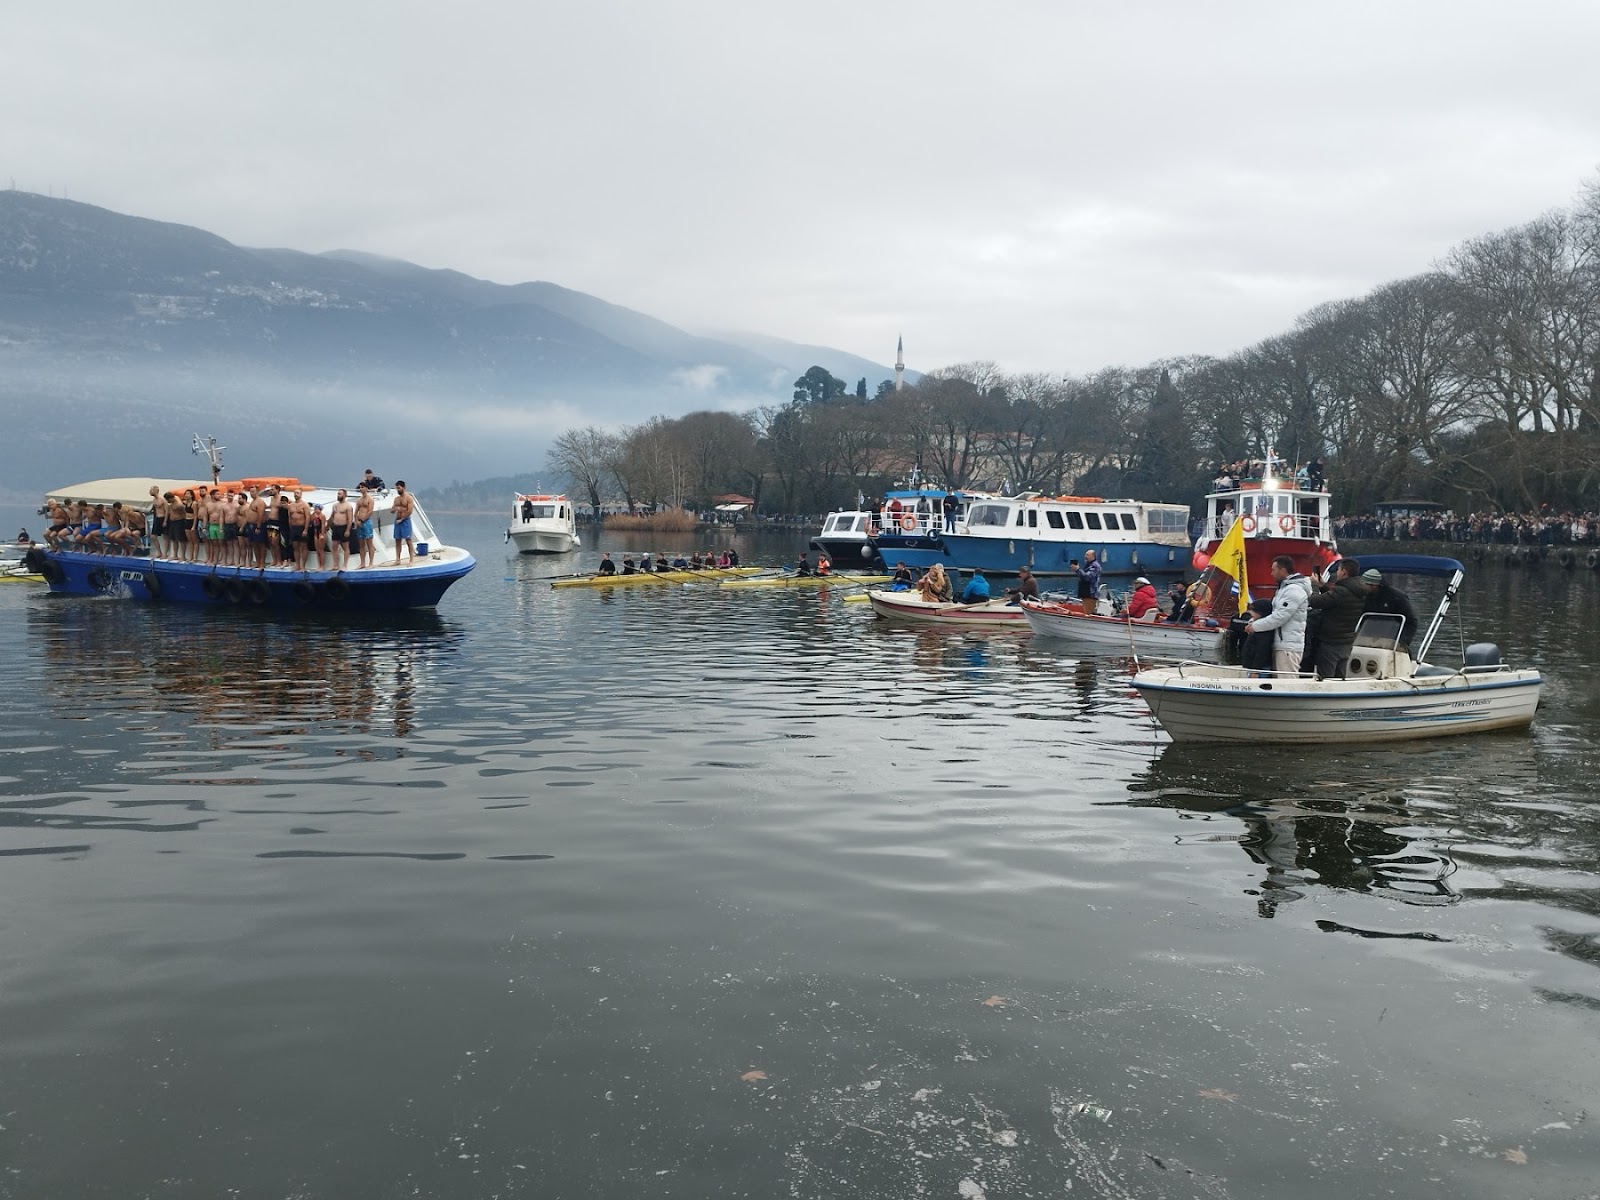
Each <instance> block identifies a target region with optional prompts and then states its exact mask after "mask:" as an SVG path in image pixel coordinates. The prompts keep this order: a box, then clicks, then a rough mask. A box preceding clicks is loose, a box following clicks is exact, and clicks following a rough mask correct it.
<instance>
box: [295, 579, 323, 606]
mask: <svg viewBox="0 0 1600 1200" xmlns="http://www.w3.org/2000/svg"><path fill="white" fill-rule="evenodd" d="M292 590H293V592H294V598H295V599H296V600H298V601H300V603H301V604H310V603H311V602H312V601H313V600H315V599H316V598H317V589H316V585H315V584H313V583H312V582H311V581H310V580H309V579H299V580H296V581H295V585H294V587H293V589H292Z"/></svg>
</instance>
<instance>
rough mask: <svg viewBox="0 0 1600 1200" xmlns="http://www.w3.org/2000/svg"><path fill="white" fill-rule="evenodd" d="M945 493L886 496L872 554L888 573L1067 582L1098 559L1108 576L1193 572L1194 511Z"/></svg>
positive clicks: (1090, 499)
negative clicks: (900, 569)
mask: <svg viewBox="0 0 1600 1200" xmlns="http://www.w3.org/2000/svg"><path fill="white" fill-rule="evenodd" d="M946 494H947V493H946V492H945V491H944V490H943V489H938V488H919V489H916V490H915V491H902V492H888V493H886V494H885V497H884V506H883V508H882V509H881V510H880V514H879V520H878V525H877V532H876V533H875V534H874V535H873V537H872V545H873V548H874V549H875V550H876V551H877V552H878V556H879V557H880V558H881V559H882V560H883V561H884V562H885V563H887V564H889V565H890V566H893V565H894V564H896V563H900V562H903V563H905V564H906V565H907V566H908V567H912V568H914V569H918V570H921V569H925V568H927V567H929V566H932V565H933V564H934V563H936V562H937V563H942V564H944V567H945V569H946V570H952V569H955V570H965V571H970V570H973V569H981V570H983V571H984V572H985V573H987V574H999V575H1008V574H1010V575H1014V574H1016V571H1017V568H1018V567H1023V566H1026V567H1028V568H1029V569H1030V570H1031V571H1032V572H1033V573H1034V574H1035V575H1037V576H1039V577H1040V578H1041V579H1052V578H1061V577H1065V576H1069V575H1071V574H1072V573H1073V571H1072V567H1071V565H1070V564H1071V563H1072V562H1073V560H1074V559H1076V560H1077V561H1079V562H1082V561H1083V556H1084V552H1085V551H1087V550H1093V551H1094V552H1095V555H1096V556H1097V557H1098V558H1099V559H1100V569H1101V572H1102V573H1103V574H1105V575H1113V576H1115V575H1139V574H1145V573H1149V572H1156V573H1164V572H1171V573H1173V574H1180V573H1182V572H1183V571H1185V570H1186V569H1187V568H1188V566H1189V509H1188V508H1187V507H1186V506H1184V505H1182V504H1148V503H1145V502H1144V501H1141V500H1105V499H1101V498H1100V497H1098V496H1042V495H1039V494H1038V493H1036V492H1025V493H1023V494H1022V495H1019V496H995V495H989V494H987V493H974V492H952V493H949V495H950V496H951V497H952V498H953V499H954V501H955V503H954V505H953V506H952V509H951V511H950V513H949V516H948V517H947V516H946V509H945V504H944V498H945V496H946Z"/></svg>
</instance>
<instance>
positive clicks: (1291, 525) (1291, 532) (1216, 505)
mask: <svg viewBox="0 0 1600 1200" xmlns="http://www.w3.org/2000/svg"><path fill="white" fill-rule="evenodd" d="M1331 504H1332V501H1331V499H1330V497H1329V495H1328V493H1327V492H1322V491H1310V490H1308V489H1304V488H1301V487H1300V486H1298V485H1297V484H1296V483H1295V481H1294V480H1293V479H1290V478H1283V479H1278V478H1273V477H1272V476H1268V477H1266V478H1264V479H1245V480H1241V481H1240V482H1239V484H1238V486H1237V487H1232V488H1228V489H1225V490H1222V491H1216V492H1212V493H1210V494H1209V495H1207V496H1206V523H1205V529H1204V530H1203V531H1202V532H1201V535H1200V538H1199V541H1200V543H1201V544H1204V543H1206V542H1214V541H1217V540H1219V539H1221V538H1222V537H1223V536H1224V535H1226V534H1227V532H1228V530H1229V528H1230V527H1231V526H1232V525H1233V520H1234V518H1235V517H1242V518H1243V519H1244V534H1245V536H1246V537H1280V538H1302V539H1305V540H1307V541H1313V542H1327V543H1329V544H1330V545H1331V544H1332V543H1333V540H1334V539H1333V515H1332V512H1331Z"/></svg>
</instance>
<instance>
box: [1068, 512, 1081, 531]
mask: <svg viewBox="0 0 1600 1200" xmlns="http://www.w3.org/2000/svg"><path fill="white" fill-rule="evenodd" d="M1067 527H1068V528H1069V529H1082V528H1083V514H1082V513H1080V512H1069V513H1068V514H1067Z"/></svg>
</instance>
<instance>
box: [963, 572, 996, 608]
mask: <svg viewBox="0 0 1600 1200" xmlns="http://www.w3.org/2000/svg"><path fill="white" fill-rule="evenodd" d="M988 598H989V581H988V580H987V579H985V578H984V577H983V572H982V571H980V570H978V569H976V568H974V569H973V572H972V578H971V579H969V580H967V586H966V587H964V588H962V589H961V603H963V604H982V603H983V602H984V601H985V600H987V599H988Z"/></svg>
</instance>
